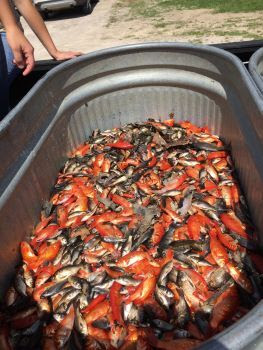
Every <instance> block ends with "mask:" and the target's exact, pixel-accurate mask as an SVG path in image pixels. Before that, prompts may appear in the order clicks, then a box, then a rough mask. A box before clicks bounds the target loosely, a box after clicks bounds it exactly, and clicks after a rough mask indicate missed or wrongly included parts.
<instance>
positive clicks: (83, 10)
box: [82, 0, 92, 15]
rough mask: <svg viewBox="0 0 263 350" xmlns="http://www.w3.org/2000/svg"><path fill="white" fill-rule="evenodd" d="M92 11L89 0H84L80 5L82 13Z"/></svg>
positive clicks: (86, 13) (87, 13)
mask: <svg viewBox="0 0 263 350" xmlns="http://www.w3.org/2000/svg"><path fill="white" fill-rule="evenodd" d="M91 12H92V6H91V3H90V0H86V2H85V4H84V5H83V6H82V13H84V14H85V15H89V14H90V13H91Z"/></svg>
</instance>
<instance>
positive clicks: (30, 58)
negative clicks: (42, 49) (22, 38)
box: [23, 51, 35, 76]
mask: <svg viewBox="0 0 263 350" xmlns="http://www.w3.org/2000/svg"><path fill="white" fill-rule="evenodd" d="M34 66H35V59H34V55H33V51H32V52H29V53H28V54H27V57H26V68H25V70H24V71H23V75H24V76H26V75H27V74H29V73H30V72H31V71H32V70H33V69H34Z"/></svg>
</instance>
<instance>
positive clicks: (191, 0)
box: [117, 0, 263, 18]
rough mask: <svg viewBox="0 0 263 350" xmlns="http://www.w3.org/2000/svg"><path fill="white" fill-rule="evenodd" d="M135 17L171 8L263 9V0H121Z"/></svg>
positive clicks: (217, 10)
mask: <svg viewBox="0 0 263 350" xmlns="http://www.w3.org/2000/svg"><path fill="white" fill-rule="evenodd" d="M117 6H124V7H128V8H129V10H130V13H131V15H132V16H133V17H137V16H142V17H145V18H147V17H148V18H151V17H156V16H157V15H158V14H160V12H163V11H164V12H165V11H169V10H171V9H176V8H177V9H211V10H214V11H215V12H234V13H236V12H254V11H263V0H120V1H119V2H118V4H117Z"/></svg>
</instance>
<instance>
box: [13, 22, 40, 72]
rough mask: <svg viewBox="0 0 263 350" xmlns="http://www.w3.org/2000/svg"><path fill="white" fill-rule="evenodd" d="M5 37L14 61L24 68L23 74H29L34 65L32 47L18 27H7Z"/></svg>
mask: <svg viewBox="0 0 263 350" xmlns="http://www.w3.org/2000/svg"><path fill="white" fill-rule="evenodd" d="M6 38H7V41H8V44H9V46H10V47H11V50H12V52H13V55H14V63H15V64H16V65H17V67H18V68H20V69H24V71H23V75H27V74H29V73H30V72H31V71H32V70H33V68H34V65H35V59H34V48H33V47H32V45H31V44H30V42H29V41H28V40H27V39H26V37H25V36H24V34H23V33H22V31H21V30H20V29H19V28H18V27H16V28H10V29H7V31H6Z"/></svg>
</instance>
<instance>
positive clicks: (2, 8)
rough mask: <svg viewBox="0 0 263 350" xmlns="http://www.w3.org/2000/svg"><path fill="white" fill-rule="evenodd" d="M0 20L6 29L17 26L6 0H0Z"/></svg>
mask: <svg viewBox="0 0 263 350" xmlns="http://www.w3.org/2000/svg"><path fill="white" fill-rule="evenodd" d="M0 20H1V22H2V24H3V26H4V27H5V28H6V29H7V30H9V29H16V28H17V23H16V20H15V17H14V14H13V12H12V10H11V8H10V5H9V2H8V0H0Z"/></svg>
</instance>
